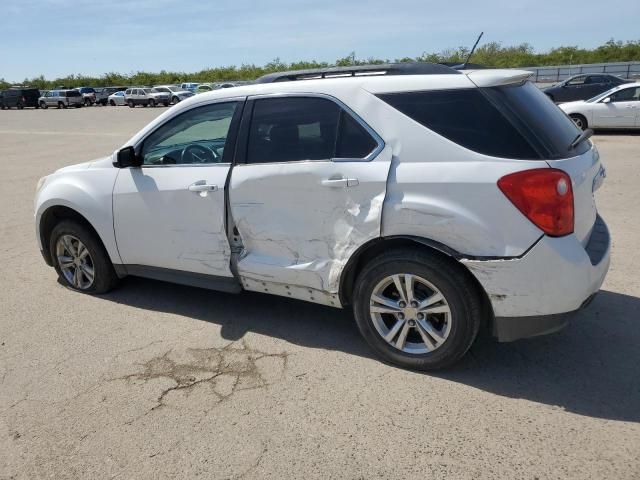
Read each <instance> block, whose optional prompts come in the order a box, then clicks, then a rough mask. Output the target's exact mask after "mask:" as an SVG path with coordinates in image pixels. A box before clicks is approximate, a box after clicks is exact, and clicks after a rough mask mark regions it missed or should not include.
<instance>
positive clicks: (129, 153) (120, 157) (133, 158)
mask: <svg viewBox="0 0 640 480" xmlns="http://www.w3.org/2000/svg"><path fill="white" fill-rule="evenodd" d="M140 165H142V159H141V158H139V157H138V156H137V155H136V151H135V149H134V148H133V147H124V148H123V149H121V150H119V151H118V154H117V156H116V161H115V162H113V166H114V167H118V168H127V167H139V166H140Z"/></svg>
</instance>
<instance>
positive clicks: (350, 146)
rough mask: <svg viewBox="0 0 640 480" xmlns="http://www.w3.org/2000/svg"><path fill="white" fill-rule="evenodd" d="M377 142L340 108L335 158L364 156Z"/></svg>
mask: <svg viewBox="0 0 640 480" xmlns="http://www.w3.org/2000/svg"><path fill="white" fill-rule="evenodd" d="M377 146H378V143H377V142H376V141H375V140H374V139H373V137H372V136H371V135H370V134H369V132H367V131H366V130H365V128H364V127H363V126H362V125H360V123H358V122H357V121H356V120H355V118H353V117H352V116H351V115H349V114H348V113H347V112H345V111H344V110H342V111H341V112H340V126H339V128H338V141H337V143H336V157H337V158H365V157H366V156H367V155H369V154H370V153H371V152H372V151H373V150H374V149H375V148H376V147H377Z"/></svg>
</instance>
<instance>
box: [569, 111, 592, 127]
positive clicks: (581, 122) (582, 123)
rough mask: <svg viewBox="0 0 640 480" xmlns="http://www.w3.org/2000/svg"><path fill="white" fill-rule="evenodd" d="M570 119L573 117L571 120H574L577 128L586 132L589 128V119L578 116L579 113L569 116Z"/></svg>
mask: <svg viewBox="0 0 640 480" xmlns="http://www.w3.org/2000/svg"><path fill="white" fill-rule="evenodd" d="M569 117H571V120H573V123H575V124H576V127H578V128H579V129H580V130H586V129H587V128H589V125H588V124H587V119H586V118H585V117H584V116H582V115H580V114H578V113H572V114H571V115H569Z"/></svg>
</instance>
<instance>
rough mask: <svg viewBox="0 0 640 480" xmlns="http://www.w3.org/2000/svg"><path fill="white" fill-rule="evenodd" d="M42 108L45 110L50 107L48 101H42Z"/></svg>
mask: <svg viewBox="0 0 640 480" xmlns="http://www.w3.org/2000/svg"><path fill="white" fill-rule="evenodd" d="M40 108H41V109H43V110H46V109H47V108H49V107H48V105H47V103H46V102H40Z"/></svg>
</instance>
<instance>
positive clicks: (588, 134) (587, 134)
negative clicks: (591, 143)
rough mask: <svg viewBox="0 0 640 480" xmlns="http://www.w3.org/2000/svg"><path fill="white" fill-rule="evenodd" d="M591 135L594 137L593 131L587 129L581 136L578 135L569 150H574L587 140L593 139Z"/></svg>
mask: <svg viewBox="0 0 640 480" xmlns="http://www.w3.org/2000/svg"><path fill="white" fill-rule="evenodd" d="M591 135H593V130H591V129H590V128H587V129H586V130H585V131H583V132H582V133H581V134H580V135H578V136H577V137H576V138H575V140H574V141H573V142H571V145H569V150H573V149H574V148H576V147H577V146H578V145H580V144H581V143H582V142H584V141H585V140H586V139H587V138H589V137H591Z"/></svg>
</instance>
